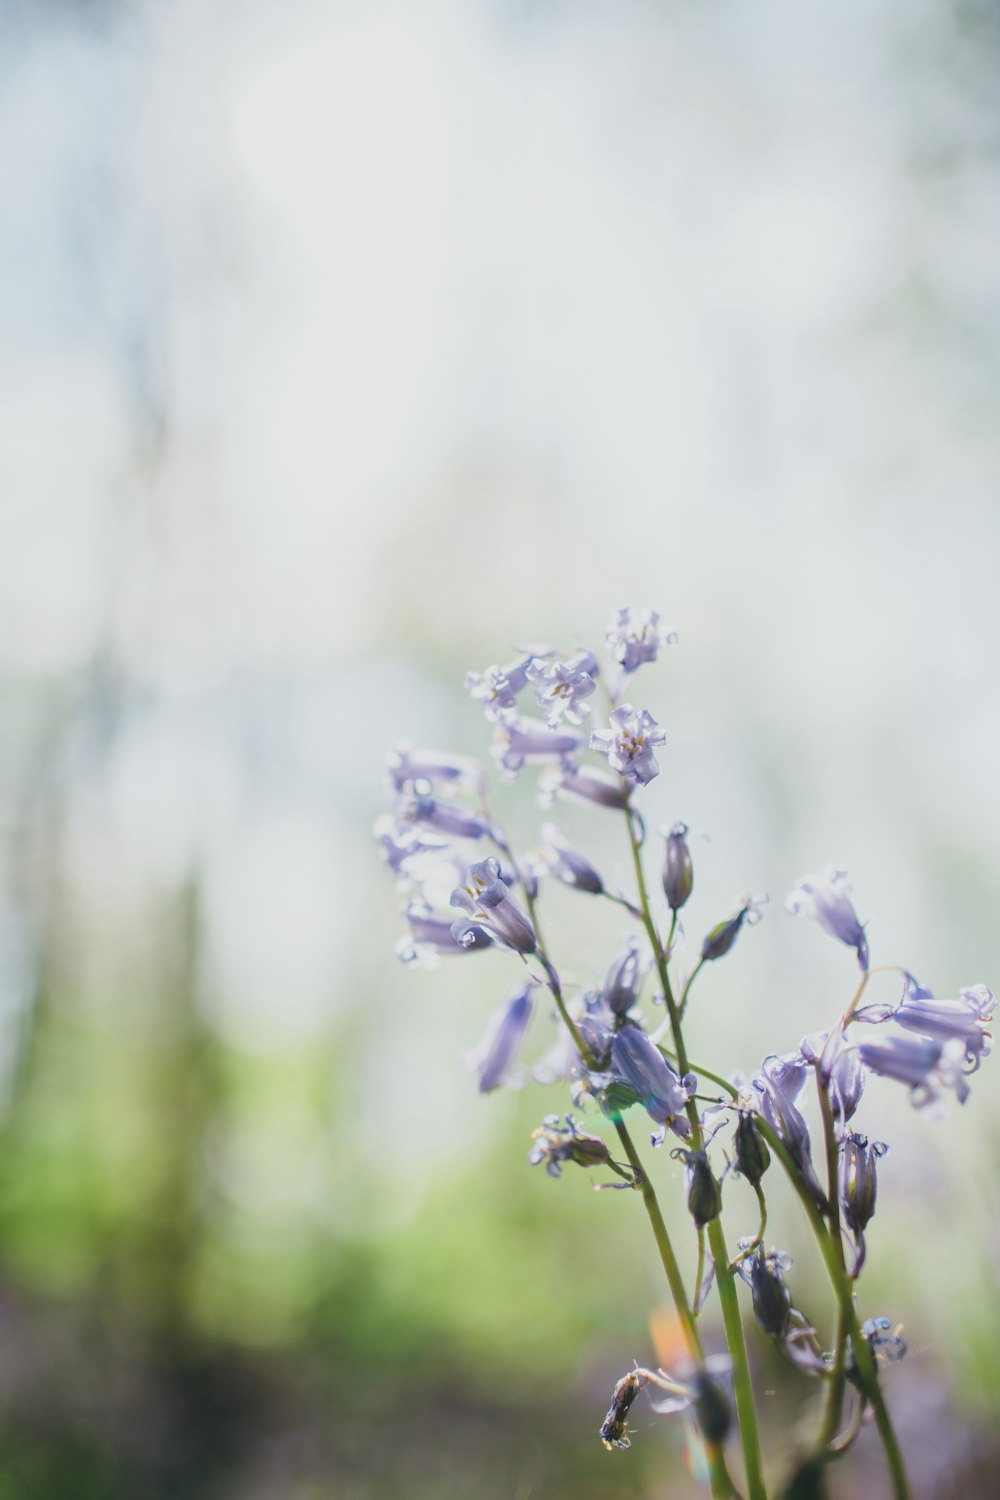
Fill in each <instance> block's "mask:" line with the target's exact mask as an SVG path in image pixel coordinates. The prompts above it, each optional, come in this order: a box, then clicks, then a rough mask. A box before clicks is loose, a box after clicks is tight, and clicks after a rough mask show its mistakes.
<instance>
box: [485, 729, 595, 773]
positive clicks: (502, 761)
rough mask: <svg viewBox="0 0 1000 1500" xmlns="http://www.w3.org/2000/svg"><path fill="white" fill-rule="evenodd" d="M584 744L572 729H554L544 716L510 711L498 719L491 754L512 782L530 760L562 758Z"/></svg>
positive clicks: (501, 770)
mask: <svg viewBox="0 0 1000 1500" xmlns="http://www.w3.org/2000/svg"><path fill="white" fill-rule="evenodd" d="M582 744H583V741H582V739H581V738H580V736H579V735H578V734H573V733H571V731H569V730H568V729H550V728H549V727H548V725H547V724H543V723H542V721H541V719H525V718H522V717H521V716H520V715H519V714H509V715H507V716H505V717H504V718H502V719H500V720H498V722H497V726H496V730H495V732H494V736H493V744H492V745H491V746H490V753H491V754H492V755H493V757H494V758H495V760H496V761H497V764H498V765H499V768H500V774H501V775H502V776H503V777H504V779H505V780H506V781H512V780H513V779H514V777H515V776H516V775H517V773H518V771H520V770H521V768H522V766H524V765H525V764H526V763H527V762H528V761H551V760H558V759H560V758H561V757H562V756H565V755H572V753H573V751H574V750H579V748H580V746H581V745H582Z"/></svg>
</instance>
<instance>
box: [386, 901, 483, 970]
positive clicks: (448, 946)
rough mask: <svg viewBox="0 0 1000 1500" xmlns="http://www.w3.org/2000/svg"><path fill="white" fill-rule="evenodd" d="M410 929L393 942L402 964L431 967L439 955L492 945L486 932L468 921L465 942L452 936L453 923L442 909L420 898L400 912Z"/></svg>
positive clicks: (445, 956)
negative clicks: (436, 908)
mask: <svg viewBox="0 0 1000 1500" xmlns="http://www.w3.org/2000/svg"><path fill="white" fill-rule="evenodd" d="M403 916H404V918H405V920H406V924H407V926H408V927H409V929H410V930H409V932H408V933H407V934H406V935H405V936H403V937H401V938H400V939H399V942H398V943H397V944H396V956H397V958H400V959H401V960H402V962H403V963H404V964H418V965H421V966H422V967H423V968H425V969H430V968H433V967H434V965H435V964H436V963H437V961H438V959H439V958H453V957H455V956H456V955H458V954H462V953H475V952H476V951H478V950H479V949H482V948H490V947H492V942H491V940H490V937H489V934H488V933H487V932H486V931H485V929H484V928H482V927H478V926H477V925H476V924H475V923H474V922H470V923H469V924H468V930H467V932H466V934H465V941H464V942H462V943H459V942H458V941H457V940H456V938H455V935H454V926H455V924H454V922H453V920H452V918H451V917H450V916H448V914H447V913H445V912H436V911H434V910H432V908H431V907H429V906H427V905H426V904H425V903H424V902H422V901H411V902H410V903H409V904H408V905H407V906H406V908H405V909H404V911H403Z"/></svg>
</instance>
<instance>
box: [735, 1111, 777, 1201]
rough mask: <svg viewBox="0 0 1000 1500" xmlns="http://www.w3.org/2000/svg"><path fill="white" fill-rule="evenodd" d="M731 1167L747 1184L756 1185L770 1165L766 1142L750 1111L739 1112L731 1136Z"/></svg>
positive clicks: (769, 1154)
mask: <svg viewBox="0 0 1000 1500" xmlns="http://www.w3.org/2000/svg"><path fill="white" fill-rule="evenodd" d="M733 1154H734V1161H733V1167H734V1169H735V1170H736V1171H737V1172H739V1174H740V1175H741V1176H742V1177H745V1178H746V1180H747V1181H748V1182H752V1183H754V1185H756V1184H757V1183H758V1182H760V1180H761V1178H762V1177H763V1175H764V1173H765V1172H766V1171H767V1169H768V1167H769V1166H770V1165H771V1153H770V1151H769V1150H768V1146H767V1142H766V1141H765V1139H764V1137H763V1136H762V1135H761V1133H760V1131H759V1130H758V1129H757V1121H756V1120H755V1119H754V1116H753V1113H752V1112H751V1111H750V1110H745V1111H743V1112H741V1114H740V1117H739V1120H738V1121H737V1124H736V1130H735V1133H734V1135H733Z"/></svg>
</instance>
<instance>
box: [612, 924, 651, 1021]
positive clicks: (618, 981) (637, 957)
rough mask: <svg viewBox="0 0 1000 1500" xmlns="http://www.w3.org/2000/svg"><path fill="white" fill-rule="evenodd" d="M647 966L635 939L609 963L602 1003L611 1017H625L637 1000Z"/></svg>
mask: <svg viewBox="0 0 1000 1500" xmlns="http://www.w3.org/2000/svg"><path fill="white" fill-rule="evenodd" d="M647 967H648V965H647V963H646V962H645V960H644V959H643V956H642V949H641V948H640V946H639V944H638V942H637V941H636V939H635V938H634V937H633V938H629V941H628V947H627V948H626V949H625V952H624V953H620V954H619V955H618V957H617V958H616V959H614V960H613V962H612V963H611V966H610V968H609V969H608V972H607V974H606V975H605V976H604V1003H605V1005H606V1006H607V1008H608V1010H610V1011H611V1013H612V1014H613V1015H616V1016H625V1015H627V1014H628V1012H629V1011H630V1010H631V1009H632V1007H633V1005H634V1004H635V1003H636V1001H637V1000H638V998H639V991H640V990H641V988H642V981H643V980H644V979H645V977H646V969H647Z"/></svg>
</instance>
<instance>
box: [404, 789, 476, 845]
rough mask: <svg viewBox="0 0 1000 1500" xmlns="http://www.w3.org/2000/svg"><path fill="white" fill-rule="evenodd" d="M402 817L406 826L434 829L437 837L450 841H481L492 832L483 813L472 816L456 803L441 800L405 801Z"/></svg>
mask: <svg viewBox="0 0 1000 1500" xmlns="http://www.w3.org/2000/svg"><path fill="white" fill-rule="evenodd" d="M399 816H400V817H401V818H402V820H403V821H404V822H405V823H417V824H419V825H420V827H422V828H433V830H434V832H435V833H443V834H445V836H446V837H448V838H455V839H481V838H487V837H489V835H490V834H491V833H492V831H493V830H492V828H491V827H490V824H489V821H488V819H486V818H484V817H483V816H482V814H481V813H474V812H470V811H469V810H468V809H467V808H464V807H459V806H458V804H457V803H455V802H444V801H442V800H441V798H440V797H428V796H423V797H420V796H411V797H405V798H404V799H403V801H402V802H401V803H400V806H399Z"/></svg>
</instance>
